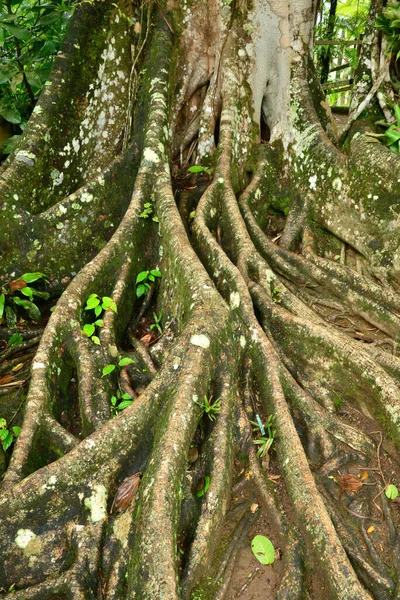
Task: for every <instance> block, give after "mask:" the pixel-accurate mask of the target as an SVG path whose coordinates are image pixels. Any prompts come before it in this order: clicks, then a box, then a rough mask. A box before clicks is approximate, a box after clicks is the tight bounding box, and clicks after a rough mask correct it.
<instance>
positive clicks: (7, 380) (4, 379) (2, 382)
mask: <svg viewBox="0 0 400 600" xmlns="http://www.w3.org/2000/svg"><path fill="white" fill-rule="evenodd" d="M14 379H15V377H14V375H3V377H0V385H5V384H6V383H10V381H14Z"/></svg>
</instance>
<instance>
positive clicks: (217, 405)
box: [196, 396, 221, 421]
mask: <svg viewBox="0 0 400 600" xmlns="http://www.w3.org/2000/svg"><path fill="white" fill-rule="evenodd" d="M196 404H198V405H199V406H200V407H201V408H202V411H201V414H200V417H202V416H203V415H207V417H208V418H209V419H210V421H215V419H216V418H217V415H218V414H219V413H220V412H221V399H220V398H218V399H217V400H214V402H212V400H209V399H208V398H207V396H204V400H203V402H198V401H197V400H196Z"/></svg>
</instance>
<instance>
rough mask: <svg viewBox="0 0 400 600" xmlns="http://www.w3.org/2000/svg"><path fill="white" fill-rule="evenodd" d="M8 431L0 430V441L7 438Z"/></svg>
mask: <svg viewBox="0 0 400 600" xmlns="http://www.w3.org/2000/svg"><path fill="white" fill-rule="evenodd" d="M8 434H9V431H8V429H0V440H1V441H3V440H5V439H6V437H7V436H8Z"/></svg>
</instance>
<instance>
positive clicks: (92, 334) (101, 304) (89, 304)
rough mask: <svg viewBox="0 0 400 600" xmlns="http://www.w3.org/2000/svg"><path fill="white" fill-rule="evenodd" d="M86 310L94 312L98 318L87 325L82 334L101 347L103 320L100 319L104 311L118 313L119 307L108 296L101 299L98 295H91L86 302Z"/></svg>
mask: <svg viewBox="0 0 400 600" xmlns="http://www.w3.org/2000/svg"><path fill="white" fill-rule="evenodd" d="M85 310H93V311H94V314H95V316H96V317H97V318H96V320H95V321H93V322H92V323H86V325H84V326H83V329H82V333H83V334H84V335H86V337H88V338H90V339H91V340H92V342H93V343H94V344H97V346H100V339H99V336H98V330H99V328H100V327H103V319H101V318H99V317H101V315H102V313H103V311H106V310H112V311H113V312H115V313H117V312H118V311H117V305H116V304H115V302H114V300H113V299H112V298H109V297H108V296H103V297H102V298H100V296H99V295H98V294H90V296H89V298H88V299H87V301H86V306H85Z"/></svg>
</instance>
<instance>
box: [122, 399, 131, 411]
mask: <svg viewBox="0 0 400 600" xmlns="http://www.w3.org/2000/svg"><path fill="white" fill-rule="evenodd" d="M131 404H133V401H132V400H124V401H123V402H121V403H120V404H118V410H124V408H128V406H130V405H131Z"/></svg>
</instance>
